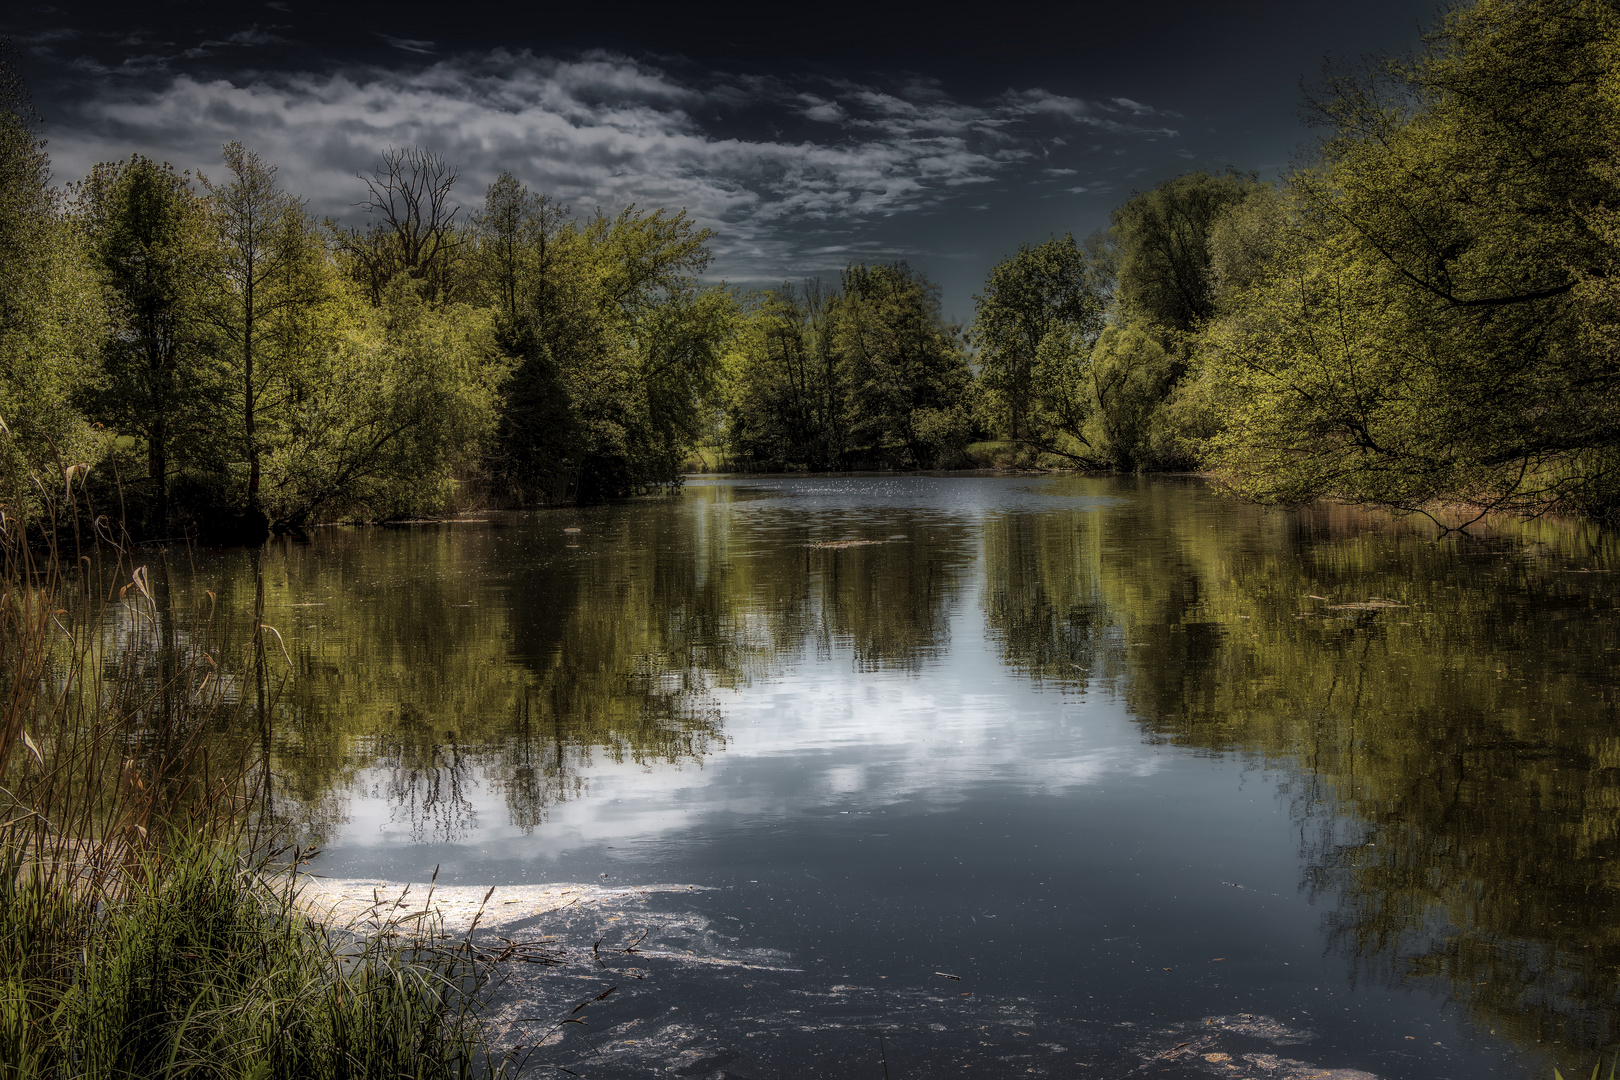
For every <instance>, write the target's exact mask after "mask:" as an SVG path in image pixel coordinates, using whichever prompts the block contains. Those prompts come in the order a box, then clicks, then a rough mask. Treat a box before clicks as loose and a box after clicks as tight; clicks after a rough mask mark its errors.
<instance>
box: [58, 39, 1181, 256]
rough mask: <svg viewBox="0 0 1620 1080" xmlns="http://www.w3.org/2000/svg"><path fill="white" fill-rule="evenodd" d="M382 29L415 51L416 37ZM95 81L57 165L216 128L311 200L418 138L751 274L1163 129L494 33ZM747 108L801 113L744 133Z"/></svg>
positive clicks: (1056, 106)
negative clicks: (282, 65) (518, 45)
mask: <svg viewBox="0 0 1620 1080" xmlns="http://www.w3.org/2000/svg"><path fill="white" fill-rule="evenodd" d="M262 33H264V32H263V31H259V30H258V28H257V27H254V28H253V29H252V31H248V32H244V35H237V37H239V38H243V40H241V41H240V42H233V43H240V44H252V43H257V42H255V41H251V40H249V39H251V38H252V37H253V36H254V35H256V34H262ZM387 40H388V41H389V42H390V44H392V45H394V46H395V47H397V48H401V49H407V50H409V51H413V52H419V53H425V52H428V51H430V50H431V49H432V46H433V43H432V42H428V41H416V40H406V39H395V38H388V39H387ZM210 44H214V43H210ZM101 74H103V75H105V74H106V73H105V69H103V70H102V73H101ZM103 86H104V92H103V93H101V94H99V95H97V96H95V97H93V98H92V99H90V100H89V101H88V103H87V104H85V105H83V106H81V107H80V109H79V112H78V114H77V115H76V116H72V117H70V118H69V122H68V123H66V124H64V125H62V126H61V127H60V128H59V129H57V130H53V131H52V132H51V133H50V135H51V140H52V141H51V150H52V156H53V159H54V161H55V164H56V169H57V174H58V177H59V179H71V178H73V177H76V176H79V175H83V174H84V172H86V171H87V170H88V169H89V167H90V166H91V165H92V164H93V163H94V162H95V161H98V160H104V159H109V158H117V157H123V156H125V155H127V154H128V153H130V152H131V151H133V150H139V151H140V152H142V153H147V154H149V155H151V156H154V157H159V158H163V159H166V160H169V161H172V162H174V163H175V164H177V165H181V166H184V167H190V168H194V169H197V168H200V169H203V170H206V171H217V169H218V168H219V166H218V154H219V148H220V146H221V145H222V144H223V143H225V142H227V141H230V140H232V139H241V140H242V141H243V142H245V143H247V144H248V145H250V146H251V147H252V148H253V149H255V150H257V151H258V152H259V153H261V154H262V155H263V156H264V157H265V158H266V159H267V160H270V161H273V162H277V163H279V164H280V165H281V167H282V169H281V175H282V177H283V179H284V181H285V182H286V183H287V185H288V187H289V188H290V189H291V190H293V191H295V192H297V193H299V194H301V195H303V196H305V197H307V198H308V199H309V200H310V206H311V209H312V210H314V211H316V212H317V213H322V214H333V215H335V216H342V215H344V214H346V213H350V212H351V208H352V205H353V204H354V203H355V202H356V201H357V200H358V199H359V197H360V184H359V182H358V181H357V180H356V179H355V174H356V173H357V172H360V171H362V170H365V169H369V168H370V167H371V166H372V165H373V164H374V163H375V161H376V158H377V155H378V153H379V152H380V151H382V150H384V149H386V148H388V147H390V146H400V145H412V144H414V145H422V146H427V147H431V148H432V149H435V150H438V151H439V152H441V153H443V154H444V155H445V156H446V157H447V158H448V159H449V160H451V161H452V162H457V163H459V164H460V166H461V167H462V169H463V180H462V187H461V192H462V198H463V199H464V200H465V201H467V202H469V203H472V202H476V201H477V200H478V199H479V198H480V197H481V195H482V191H483V187H484V185H486V184H487V183H488V182H489V181H491V180H493V179H494V177H495V176H496V175H497V174H498V173H499V172H500V171H501V170H503V169H507V170H510V171H511V172H512V173H514V174H515V175H516V176H518V177H519V178H520V179H521V180H523V181H524V182H525V183H527V184H529V185H530V186H531V187H533V188H535V189H538V190H543V191H546V192H548V193H550V194H552V195H554V196H556V197H558V198H560V199H561V200H562V201H564V202H566V203H570V204H572V205H573V206H574V207H575V208H576V210H590V209H592V208H594V207H595V206H598V205H600V206H603V207H605V208H616V207H618V206H621V205H624V204H626V203H630V202H635V203H639V204H642V205H661V206H669V207H685V208H687V209H688V210H689V211H691V212H692V214H693V215H694V216H696V217H697V218H698V219H699V220H701V221H702V222H703V223H704V224H707V225H713V226H716V227H717V228H718V229H719V231H720V234H721V240H720V243H719V245H718V254H719V256H720V258H719V261H718V265H717V269H718V270H719V271H720V272H722V273H724V274H727V275H730V276H733V277H741V278H744V279H751V280H757V279H760V278H770V277H777V276H780V275H782V274H783V273H785V272H791V273H795V274H796V273H800V272H807V271H817V270H820V269H824V268H827V267H831V266H833V265H834V264H833V263H832V262H830V261H829V262H828V263H827V267H822V266H820V265H818V264H815V263H814V262H813V261H812V263H811V264H809V265H806V264H805V262H804V261H803V258H802V256H803V255H804V254H805V253H807V252H808V251H809V249H810V248H812V247H814V246H826V243H825V237H823V238H822V239H821V240H819V241H817V244H815V245H812V244H809V243H804V242H803V241H805V240H808V239H810V238H809V237H808V236H803V235H802V234H803V233H804V232H806V231H807V230H810V229H814V228H823V229H831V230H833V231H834V232H835V233H838V234H839V236H838V237H837V239H838V240H839V243H838V244H837V245H834V246H840V247H845V246H847V245H848V243H849V242H850V241H852V240H854V239H856V238H858V234H859V233H860V231H861V230H863V229H866V228H869V227H870V226H871V224H872V223H873V222H876V221H880V220H882V219H885V218H891V217H893V216H895V215H899V214H905V213H910V212H914V211H919V210H927V209H930V208H933V207H937V206H939V205H941V204H943V203H946V202H949V201H951V200H954V199H957V198H959V197H960V196H961V195H962V194H963V193H964V191H966V190H971V189H972V188H973V187H974V186H976V185H980V184H983V183H985V182H987V181H990V180H991V179H993V178H996V177H998V176H1002V175H1006V174H1007V173H1009V172H1014V171H1016V170H1018V169H1021V168H1024V167H1025V166H1026V165H1027V163H1029V162H1033V161H1034V160H1036V159H1038V158H1042V157H1044V156H1045V153H1046V152H1045V151H1042V149H1041V148H1042V147H1043V146H1045V147H1050V146H1051V145H1061V139H1060V138H1059V137H1058V132H1059V131H1061V130H1063V129H1064V128H1066V127H1070V126H1073V125H1075V124H1079V125H1081V126H1085V127H1089V128H1093V129H1096V130H1099V131H1104V132H1111V133H1114V134H1117V135H1122V136H1125V137H1132V136H1141V135H1153V136H1163V135H1168V134H1174V133H1173V132H1170V131H1168V130H1166V129H1144V128H1139V127H1135V126H1133V125H1132V124H1130V123H1127V122H1126V120H1125V119H1112V118H1110V117H1108V116H1106V115H1104V114H1105V113H1109V112H1113V113H1116V114H1119V112H1120V108H1121V107H1120V106H1118V105H1115V104H1108V103H1104V104H1091V103H1087V102H1084V101H1080V100H1078V99H1075V98H1067V97H1063V96H1061V95H1057V94H1051V93H1048V92H1047V91H1044V90H1039V89H1033V90H1024V91H1016V92H1014V91H1009V92H1008V93H1007V94H1004V95H1002V96H1001V97H999V98H996V99H993V100H991V101H989V102H987V103H983V104H973V103H968V102H962V101H957V100H955V99H953V98H951V97H950V96H949V95H946V94H944V93H943V92H941V91H940V90H939V89H938V87H937V86H935V85H933V84H930V83H926V82H919V83H914V84H911V85H909V86H905V87H899V88H896V87H878V86H870V85H864V84H858V83H853V82H849V81H844V80H829V79H818V80H809V79H805V80H801V81H800V82H798V83H796V84H794V83H789V82H788V81H786V80H783V79H780V78H774V77H748V76H724V75H710V76H707V77H704V78H696V77H690V76H686V75H682V74H677V73H675V72H673V71H671V70H666V69H664V68H661V67H658V66H654V65H652V64H649V63H645V62H640V61H637V60H633V59H631V58H628V57H625V56H622V55H618V54H613V53H606V52H593V53H586V54H583V55H581V56H578V57H575V58H572V59H558V58H553V57H545V56H537V55H534V54H532V53H528V52H522V53H513V52H508V51H504V50H497V51H495V52H492V53H488V54H484V55H480V56H458V57H454V58H448V59H444V60H440V61H438V62H436V63H432V64H430V65H428V66H427V67H425V68H422V69H418V70H413V71H409V72H404V71H394V70H389V69H386V68H380V67H373V68H363V69H352V70H347V71H340V72H336V73H328V74H314V73H287V74H280V75H262V76H255V77H251V78H245V79H238V80H234V81H232V80H224V79H218V80H202V79H199V78H196V77H193V76H190V75H184V74H182V75H177V76H172V77H168V78H166V79H165V80H164V81H163V83H162V85H160V86H159V87H158V88H157V89H154V90H149V91H146V92H136V91H132V90H131V89H130V88H129V87H127V86H115V85H114V84H113V81H112V80H111V78H107V79H106V81H105V82H104V83H103ZM1133 104H1134V103H1133ZM1140 108H1142V109H1145V108H1147V107H1146V106H1141V107H1140ZM762 111H764V112H769V113H770V114H771V117H772V119H773V121H774V122H781V123H787V124H790V125H792V124H798V125H800V126H801V127H803V128H804V133H803V134H799V135H795V134H781V133H780V132H779V129H775V128H772V129H771V130H770V132H769V133H768V134H762V133H761V132H760V131H759V130H757V129H758V127H759V124H758V123H757V119H758V114H759V113H760V112H762ZM717 113H718V114H721V115H716V114H717ZM806 122H808V125H809V126H805V124H806ZM750 125H753V126H750ZM1047 171H1048V172H1049V173H1050V174H1052V175H1069V174H1071V173H1073V172H1074V171H1075V170H1073V169H1056V170H1053V169H1048V170H1047Z"/></svg>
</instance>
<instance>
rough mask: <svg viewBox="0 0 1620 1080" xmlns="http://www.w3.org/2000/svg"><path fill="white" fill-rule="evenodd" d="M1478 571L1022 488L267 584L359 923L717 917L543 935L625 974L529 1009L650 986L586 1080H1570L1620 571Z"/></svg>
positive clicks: (1596, 938) (542, 927) (809, 485)
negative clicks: (428, 886)
mask: <svg viewBox="0 0 1620 1080" xmlns="http://www.w3.org/2000/svg"><path fill="white" fill-rule="evenodd" d="M1434 534H1435V530H1434V529H1433V527H1432V526H1427V525H1426V524H1424V525H1421V526H1420V524H1402V523H1400V522H1393V521H1390V520H1388V519H1385V518H1382V517H1379V516H1376V515H1370V514H1362V513H1358V512H1354V511H1348V510H1344V509H1318V510H1314V511H1303V512H1281V511H1268V510H1262V509H1257V508H1254V507H1249V506H1245V505H1241V504H1237V503H1234V502H1231V501H1227V500H1223V499H1221V498H1219V497H1216V496H1215V495H1213V494H1211V493H1210V492H1209V491H1208V490H1207V489H1206V488H1205V487H1204V486H1203V485H1202V484H1201V483H1199V482H1196V481H1178V480H1141V481H1138V480H1133V479H1107V478H1103V479H1099V478H1089V477H1061V478H1036V479H1030V478H1005V477H978V476H945V477H907V478H893V477H880V478H860V477H855V478H836V479H826V478H794V479H777V478H766V479H746V480H723V479H722V480H698V481H695V482H693V483H691V484H690V485H688V487H687V488H686V490H685V491H684V492H682V493H680V494H678V495H675V496H672V497H668V498H660V499H650V500H645V501H639V502H635V503H631V504H627V505H620V506H611V507H601V508H595V509H590V510H579V511H572V510H571V511H556V512H542V513H535V514H526V515H513V516H494V517H492V519H491V520H489V521H488V522H486V523H483V524H456V525H437V526H419V527H413V528H407V529H397V530H327V531H321V532H318V533H316V534H315V535H313V537H312V538H311V539H310V540H309V541H308V542H307V543H293V542H283V543H277V544H275V545H272V547H271V548H270V549H269V553H268V555H267V557H266V559H265V562H264V567H265V569H264V574H265V585H266V588H267V590H268V597H269V599H268V612H269V613H268V614H267V616H266V621H268V622H270V623H272V624H274V625H276V626H277V628H278V629H280V630H281V632H282V633H283V636H284V637H285V639H286V642H287V645H288V649H289V652H290V655H291V659H292V662H293V664H294V667H295V668H296V675H295V677H294V678H292V679H291V680H289V681H288V682H287V683H286V685H285V686H284V687H283V689H282V690H281V692H280V694H279V696H278V697H277V699H276V703H275V710H276V713H275V717H276V718H275V754H276V762H277V765H276V768H277V770H278V787H279V790H278V797H279V801H280V805H281V809H282V812H283V813H285V814H287V815H288V816H289V817H290V818H292V819H294V820H295V821H297V822H299V823H300V824H302V825H303V826H304V827H306V828H307V829H308V830H310V831H311V832H313V833H315V834H317V835H319V836H320V837H321V838H323V840H324V843H325V848H324V854H323V855H321V856H320V857H319V858H318V860H317V861H316V865H315V867H314V869H316V870H317V871H318V872H320V873H322V874H325V875H329V876H332V877H338V878H375V879H381V880H393V881H421V880H423V879H425V878H426V877H427V876H428V875H429V874H430V873H431V872H432V869H433V867H434V866H435V865H438V866H441V867H442V870H441V873H440V881H441V882H446V881H449V882H456V883H462V884H476V885H486V884H498V885H508V884H522V883H531V884H532V883H549V882H589V883H596V884H601V885H606V886H610V887H613V886H628V885H641V884H678V885H683V886H684V885H694V886H698V887H699V889H696V890H685V891H679V892H668V893H653V894H649V895H647V896H645V897H641V898H640V899H639V900H638V901H637V903H638V904H639V905H640V906H634V905H630V906H621V907H620V908H616V909H615V908H613V907H612V905H597V906H596V907H591V906H590V905H583V906H576V907H575V908H571V909H569V910H568V912H567V913H566V915H565V916H559V917H555V918H552V919H549V920H548V919H541V920H538V921H535V922H534V923H533V925H531V926H527V927H523V928H520V930H521V932H522V933H529V934H540V933H546V932H556V933H559V934H560V935H562V937H563V939H564V940H565V941H575V942H576V943H582V945H581V948H580V951H579V955H581V956H583V957H585V960H583V961H581V962H580V963H578V964H574V965H570V966H568V967H564V968H559V969H552V970H550V971H547V972H539V971H534V972H532V973H531V972H527V971H526V972H525V973H523V975H522V977H521V978H518V979H516V980H515V981H514V983H513V984H512V986H510V987H509V988H508V990H507V993H508V994H509V995H511V996H515V997H516V998H518V999H520V1000H521V1001H523V1002H524V1003H525V1008H527V1009H528V1010H531V1011H544V1009H547V1008H553V1006H555V1007H556V1009H561V1012H559V1013H557V1014H558V1015H562V1014H564V1013H566V1006H568V1004H569V1003H570V1002H572V1001H575V1000H579V999H580V998H582V997H583V996H585V995H586V993H587V992H590V991H593V990H599V989H604V988H605V987H606V986H607V985H620V986H621V990H620V992H619V993H618V994H617V995H616V996H614V997H612V998H610V999H609V1000H608V1001H606V1002H603V1003H601V1004H599V1005H595V1006H592V1007H591V1011H590V1012H589V1013H588V1014H587V1015H589V1017H590V1019H591V1022H590V1024H589V1025H586V1026H571V1027H570V1028H569V1029H567V1035H566V1037H565V1038H564V1040H563V1042H562V1044H561V1045H559V1046H557V1047H554V1048H551V1049H550V1050H548V1051H546V1053H547V1054H548V1055H549V1056H547V1057H546V1060H547V1061H549V1062H555V1063H558V1064H564V1065H567V1066H568V1067H569V1068H571V1069H573V1070H575V1071H576V1072H578V1073H580V1074H582V1075H589V1076H642V1075H663V1074H668V1073H676V1072H679V1073H680V1074H683V1075H692V1076H713V1075H715V1074H716V1073H723V1074H726V1075H732V1076H740V1077H817V1076H851V1077H879V1076H882V1075H883V1072H882V1068H883V1065H882V1061H883V1057H886V1059H887V1065H888V1069H889V1075H890V1076H892V1077H894V1078H895V1080H900V1078H902V1077H921V1076H934V1075H940V1074H943V1073H955V1072H962V1071H963V1070H967V1072H965V1073H964V1075H974V1074H977V1073H983V1072H988V1073H990V1074H993V1075H1048V1076H1121V1075H1124V1074H1126V1073H1129V1072H1131V1071H1132V1070H1139V1071H1140V1072H1141V1073H1142V1074H1143V1075H1147V1074H1153V1075H1160V1074H1166V1073H1168V1074H1176V1075H1188V1076H1193V1075H1205V1076H1253V1077H1259V1076H1271V1077H1284V1076H1305V1075H1322V1072H1321V1071H1322V1070H1360V1071H1362V1072H1365V1073H1371V1074H1375V1075H1377V1076H1380V1077H1392V1078H1393V1077H1413V1078H1418V1077H1421V1078H1424V1080H1440V1078H1443V1077H1462V1076H1465V1075H1466V1076H1479V1075H1494V1076H1521V1075H1524V1076H1548V1075H1550V1066H1551V1063H1552V1062H1553V1061H1555V1060H1556V1061H1557V1063H1558V1064H1560V1065H1561V1066H1562V1067H1563V1068H1564V1070H1565V1072H1566V1073H1567V1072H1568V1071H1569V1069H1570V1068H1571V1067H1574V1066H1582V1065H1584V1066H1586V1067H1589V1066H1590V1065H1591V1063H1592V1062H1593V1061H1594V1060H1595V1059H1596V1056H1597V1053H1598V1052H1599V1051H1601V1050H1603V1049H1605V1048H1609V1047H1611V1046H1612V1044H1613V1043H1614V1042H1615V1041H1616V1040H1617V1038H1620V1035H1617V1033H1616V1031H1615V1029H1614V1024H1615V1019H1616V1016H1617V1010H1620V997H1617V990H1620V966H1617V963H1620V909H1617V908H1616V905H1615V899H1616V896H1617V892H1616V885H1617V883H1620V870H1617V869H1616V860H1620V836H1617V826H1620V721H1617V715H1616V690H1617V680H1616V678H1615V656H1616V650H1617V649H1620V611H1617V610H1616V602H1617V592H1616V583H1615V579H1614V577H1613V576H1612V575H1611V574H1609V573H1608V572H1607V571H1609V570H1611V569H1614V568H1616V560H1615V559H1614V549H1613V547H1612V545H1611V543H1610V542H1609V541H1608V540H1607V539H1605V538H1603V537H1601V536H1600V535H1599V534H1598V533H1596V532H1595V531H1587V530H1583V529H1581V528H1575V527H1569V526H1558V525H1553V524H1548V523H1543V524H1539V525H1533V526H1518V527H1511V528H1502V529H1498V530H1497V531H1495V532H1490V533H1487V534H1486V535H1483V536H1475V537H1451V538H1449V539H1443V540H1437V539H1436V538H1435V535H1434ZM251 566H252V564H251V558H250V557H249V556H248V555H245V554H244V553H242V552H224V553H219V554H215V555H208V556H204V557H202V558H201V559H200V560H199V562H198V565H197V580H198V581H199V582H206V583H208V585H209V587H211V588H216V589H222V596H223V598H224V600H225V602H226V603H227V604H229V605H236V606H237V607H243V606H246V605H250V604H251V602H252V593H253V578H252V570H251ZM643 930H647V931H649V933H650V934H651V936H650V937H649V938H648V939H647V941H646V942H645V943H644V944H643V946H642V948H643V950H644V951H645V950H646V949H648V948H651V947H652V946H653V945H655V944H659V943H660V942H662V945H661V948H660V950H654V951H655V952H657V953H658V955H656V956H651V957H649V956H647V955H638V954H630V953H612V954H611V955H612V957H613V960H614V961H615V962H614V963H606V962H604V964H605V966H604V964H594V965H593V964H592V963H591V962H590V961H589V956H590V946H591V944H592V943H594V942H595V941H598V940H600V941H602V942H603V943H604V944H603V945H602V948H603V949H604V950H609V951H611V950H612V949H613V948H615V947H619V946H622V945H625V944H628V943H629V942H631V941H633V940H634V936H635V935H636V934H639V933H641V932H642V931H643ZM570 935H571V936H570ZM519 936H521V934H519ZM683 958H684V959H683ZM936 972H944V973H946V974H951V975H956V976H959V977H960V978H959V979H957V980H950V979H945V978H943V977H942V976H940V975H937V974H935V973H936ZM637 974H639V975H641V976H642V977H641V978H639V979H635V978H633V977H632V976H634V975H637ZM556 1009H554V1010H553V1011H556ZM520 1011H523V1010H520ZM546 1015H551V1014H550V1013H547V1014H546ZM542 1026H543V1025H542ZM880 1033H881V1034H882V1035H883V1039H884V1042H883V1046H882V1047H881V1050H880V1047H879V1045H878V1035H879V1034H880ZM880 1054H881V1055H882V1056H880ZM536 1060H539V1059H538V1058H537V1059H536ZM1339 1075H1341V1076H1348V1075H1350V1074H1349V1073H1341V1074H1339Z"/></svg>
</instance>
